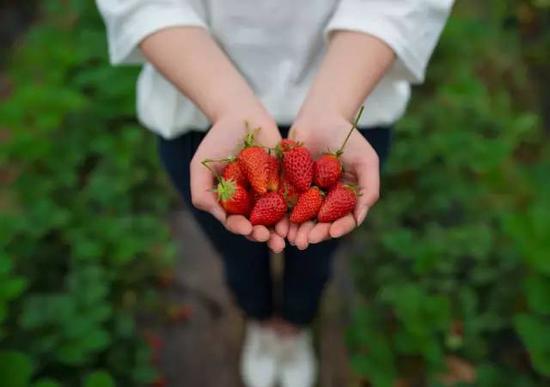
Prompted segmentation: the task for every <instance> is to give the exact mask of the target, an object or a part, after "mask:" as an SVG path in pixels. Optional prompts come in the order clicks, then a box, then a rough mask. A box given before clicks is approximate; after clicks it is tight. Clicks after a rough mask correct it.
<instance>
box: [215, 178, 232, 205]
mask: <svg viewBox="0 0 550 387" xmlns="http://www.w3.org/2000/svg"><path fill="white" fill-rule="evenodd" d="M236 189H237V185H236V183H235V182H234V181H233V180H225V179H224V178H221V179H220V181H219V182H218V186H217V187H216V193H217V194H218V200H220V201H222V202H225V201H228V200H231V199H232V198H233V196H234V195H235V191H236Z"/></svg>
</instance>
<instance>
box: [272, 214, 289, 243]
mask: <svg viewBox="0 0 550 387" xmlns="http://www.w3.org/2000/svg"><path fill="white" fill-rule="evenodd" d="M288 228H289V221H288V217H287V216H285V217H284V218H283V219H281V220H280V221H279V223H277V224H276V225H275V232H276V233H277V234H278V235H279V236H280V237H281V238H286V236H287V234H288Z"/></svg>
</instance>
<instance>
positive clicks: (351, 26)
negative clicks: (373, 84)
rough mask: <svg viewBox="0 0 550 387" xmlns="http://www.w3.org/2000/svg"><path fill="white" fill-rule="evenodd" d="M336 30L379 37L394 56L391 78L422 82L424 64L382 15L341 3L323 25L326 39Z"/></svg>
mask: <svg viewBox="0 0 550 387" xmlns="http://www.w3.org/2000/svg"><path fill="white" fill-rule="evenodd" d="M371 9H372V8H371ZM337 30H345V31H355V32H363V33H367V34H369V35H372V36H374V37H376V38H378V39H380V40H382V41H383V42H385V43H386V44H387V45H388V46H390V48H391V49H392V50H393V51H394V53H395V55H396V62H395V63H394V65H393V68H392V69H391V72H392V75H393V76H394V77H396V78H398V79H404V80H406V81H408V82H411V83H422V82H423V81H424V74H425V70H426V65H427V64H426V63H424V61H422V60H421V58H420V57H419V56H418V55H416V54H415V52H414V51H413V50H411V49H410V48H409V47H410V45H409V44H407V42H405V39H404V35H403V33H404V32H403V31H400V30H399V26H397V25H396V24H395V23H393V22H392V21H389V20H386V19H385V18H384V17H383V15H379V14H375V13H372V12H370V13H369V12H365V8H364V7H363V6H362V5H356V4H346V3H344V4H342V5H341V6H340V7H339V8H338V9H337V11H336V13H335V14H334V16H333V17H332V19H331V20H330V21H329V23H328V25H327V27H326V28H325V37H326V38H327V39H328V37H329V35H330V33H331V32H333V31H337Z"/></svg>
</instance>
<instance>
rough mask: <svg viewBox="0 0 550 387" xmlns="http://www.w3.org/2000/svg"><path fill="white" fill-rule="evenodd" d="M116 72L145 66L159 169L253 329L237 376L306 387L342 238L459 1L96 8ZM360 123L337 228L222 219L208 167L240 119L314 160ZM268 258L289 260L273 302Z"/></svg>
mask: <svg viewBox="0 0 550 387" xmlns="http://www.w3.org/2000/svg"><path fill="white" fill-rule="evenodd" d="M97 4H98V8H99V10H100V13H101V14H102V16H103V18H104V21H105V24H106V27H107V39H108V47H109V55H110V60H111V62H112V63H113V64H115V65H119V64H140V65H143V69H142V71H141V74H140V76H139V79H138V81H137V114H138V118H139V120H140V121H141V122H142V123H143V125H144V126H145V127H147V128H149V129H150V130H152V131H153V132H154V133H156V134H157V136H158V144H159V153H160V158H161V160H162V163H163V165H164V167H165V169H166V171H167V173H168V175H169V176H170V178H171V180H172V181H173V183H174V185H175V186H176V188H177V189H178V191H179V192H180V193H181V195H182V196H183V198H184V200H185V202H186V203H189V204H192V206H190V207H191V208H192V213H193V215H194V217H195V218H196V220H197V221H198V223H199V224H200V226H201V227H202V229H203V230H204V232H205V233H206V234H207V236H208V237H209V238H210V240H211V242H212V243H213V245H214V246H215V247H216V248H217V249H218V251H219V252H220V255H221V256H222V258H223V263H224V270H225V277H226V280H227V284H228V286H229V288H230V289H231V291H232V293H233V295H234V296H235V299H236V302H237V304H238V305H239V307H240V308H241V309H242V311H243V313H244V315H245V317H246V318H247V320H248V324H247V330H246V337H245V342H244V349H243V354H242V361H241V371H242V376H243V380H244V382H245V384H246V385H247V386H254V387H256V386H257V387H266V386H273V385H274V384H275V383H276V382H277V381H278V382H279V383H281V385H282V386H285V387H291V386H295V387H306V386H312V385H313V384H314V383H315V379H316V373H317V369H316V368H317V366H316V362H315V358H314V354H313V350H312V344H311V336H310V333H309V330H308V328H307V327H308V325H309V324H310V323H311V322H312V320H313V319H314V317H315V314H316V311H317V308H318V305H319V300H320V297H321V294H322V290H323V287H324V286H325V284H326V282H327V280H328V279H329V277H330V271H331V259H332V256H333V253H334V251H335V249H336V247H337V245H338V241H339V238H340V237H342V236H343V235H344V234H347V233H349V232H350V231H352V230H353V229H354V228H356V227H358V226H360V225H361V224H362V223H363V222H364V220H365V218H366V216H367V213H368V211H369V209H370V208H371V207H372V206H373V205H374V203H375V202H376V201H377V199H378V197H379V168H380V164H381V161H383V160H384V159H385V158H386V156H387V153H388V149H389V144H390V136H391V132H390V127H391V126H392V125H393V124H394V123H395V122H396V121H397V120H398V119H399V118H400V117H401V116H402V115H403V114H404V112H405V109H406V106H407V103H408V100H409V97H410V93H411V85H412V84H418V83H421V82H422V81H423V79H424V74H425V71H426V67H427V63H428V60H429V58H430V56H431V53H432V51H433V50H434V47H435V45H436V43H437V40H438V38H439V35H440V33H441V31H442V29H443V26H444V24H445V21H446V19H447V17H448V14H449V12H450V9H451V6H452V0H341V1H339V0H317V1H315V2H313V1H294V0H279V1H267V0H254V1H252V0H240V1H229V0H97ZM362 104H364V105H365V119H364V120H363V121H362V122H361V123H360V125H359V126H360V130H359V131H354V132H353V133H352V135H351V138H350V141H349V142H348V144H347V146H346V149H345V152H344V154H343V157H342V161H343V163H344V165H345V166H346V168H347V170H348V171H349V172H351V173H352V174H353V175H355V176H356V178H357V181H358V184H359V187H360V193H361V196H360V197H359V199H358V203H357V207H356V209H355V210H354V212H353V214H350V215H348V216H346V217H344V218H341V219H339V220H337V221H335V222H334V223H332V224H326V223H317V224H315V223H314V222H306V223H304V224H302V225H300V226H296V225H293V224H290V223H289V221H288V219H286V218H285V219H284V220H282V221H281V222H279V223H278V224H277V225H276V226H275V227H274V228H273V229H268V228H266V227H264V226H252V225H251V223H250V222H249V221H248V220H247V219H246V218H245V217H243V216H236V215H232V216H227V215H226V214H225V213H224V211H223V209H222V208H221V206H220V205H219V204H218V203H217V200H216V197H215V195H214V193H212V192H209V189H211V188H212V186H213V184H214V179H213V176H212V174H211V173H210V172H209V171H208V170H207V169H206V168H204V167H203V166H202V165H201V161H202V160H204V159H207V158H209V159H221V158H224V157H227V156H228V155H231V154H235V152H236V145H237V144H239V143H240V142H241V141H242V138H243V135H244V130H245V129H244V121H245V120H246V121H248V122H249V123H250V124H251V126H253V127H261V128H262V129H261V130H260V132H259V133H258V141H259V142H260V143H261V144H263V145H266V146H270V147H273V146H275V145H276V144H277V143H278V142H279V140H280V139H281V138H282V137H287V136H288V137H291V138H293V139H295V140H298V141H301V142H303V143H304V144H305V145H306V146H307V147H308V148H309V149H310V150H311V151H312V152H313V153H314V154H319V153H321V152H324V151H326V150H327V149H333V150H334V149H337V148H338V147H339V146H340V144H341V143H342V141H343V139H344V137H345V136H346V134H347V132H348V131H349V129H350V127H351V121H352V119H353V117H354V115H355V113H356V112H357V110H358V108H359V107H360V106H361V105H362ZM270 250H271V251H273V252H276V253H279V252H283V253H284V257H285V261H284V262H285V263H284V273H283V280H282V297H281V300H280V302H279V303H278V304H277V305H276V303H275V302H274V301H273V290H272V283H271V276H270Z"/></svg>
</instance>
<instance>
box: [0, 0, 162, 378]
mask: <svg viewBox="0 0 550 387" xmlns="http://www.w3.org/2000/svg"><path fill="white" fill-rule="evenodd" d="M104 34H105V32H104V26H103V23H102V22H101V20H100V18H99V15H98V13H97V10H96V8H95V4H94V3H93V2H87V1H71V2H64V1H57V0H55V1H54V0H52V1H47V2H44V3H43V4H41V5H40V7H39V11H38V12H37V20H36V24H35V25H33V26H32V27H31V28H30V29H29V30H28V33H27V34H26V35H25V36H24V37H23V38H22V39H21V41H20V42H19V43H18V44H17V45H16V46H15V48H14V49H13V51H12V52H11V53H10V56H9V60H8V61H7V62H8V63H7V70H6V77H7V79H9V84H11V85H13V88H12V90H11V93H10V94H9V95H8V96H7V98H6V99H5V100H3V101H2V103H1V104H0V137H1V141H0V385H2V386H10V387H19V386H21V387H23V386H32V387H55V386H79V385H81V386H90V387H91V386H97V387H109V386H114V385H122V386H138V385H145V384H147V383H148V382H149V381H152V380H154V378H155V371H154V370H153V369H152V368H151V365H150V360H149V359H150V355H149V350H148V349H147V346H146V345H145V343H144V341H143V339H142V338H141V334H140V332H139V330H138V328H137V327H136V325H135V322H134V316H135V315H136V313H138V312H140V311H143V310H144V309H146V308H147V306H148V303H151V302H152V301H148V300H154V295H151V290H150V288H151V287H150V284H151V281H150V280H152V279H153V277H154V276H155V273H157V272H158V271H159V270H161V269H162V268H163V267H165V266H167V265H170V262H171V257H172V248H171V245H170V243H169V235H168V230H167V227H166V224H165V222H164V218H163V216H164V214H165V213H166V211H167V208H168V207H167V206H168V203H169V202H170V198H169V196H168V194H167V192H169V191H168V189H167V185H166V184H165V182H164V180H163V179H162V178H161V177H160V176H161V173H160V170H159V166H158V163H157V156H156V152H155V149H154V146H153V144H152V141H151V136H152V135H151V134H149V133H148V132H147V131H146V130H145V129H144V128H142V127H140V126H139V125H138V124H137V123H136V120H135V117H134V115H135V112H134V92H133V90H134V83H135V79H136V75H137V71H136V70H137V69H114V68H112V67H110V66H109V65H108V61H107V56H106V53H107V48H106V43H105V35H104ZM137 300H142V301H141V302H138V301H137Z"/></svg>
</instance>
